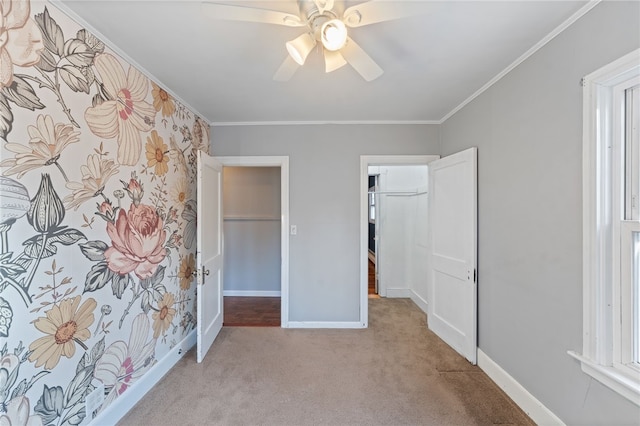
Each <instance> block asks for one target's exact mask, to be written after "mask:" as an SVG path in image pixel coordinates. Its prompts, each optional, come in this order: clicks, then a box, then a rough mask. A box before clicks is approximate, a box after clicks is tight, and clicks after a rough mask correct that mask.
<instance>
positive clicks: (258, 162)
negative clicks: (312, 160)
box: [216, 156, 289, 328]
mask: <svg viewBox="0 0 640 426" xmlns="http://www.w3.org/2000/svg"><path fill="white" fill-rule="evenodd" d="M216 159H217V160H218V161H220V162H221V163H222V167H223V168H224V167H280V215H281V220H280V258H281V262H280V327H282V328H287V327H289V157H288V156H246V157H245V156H222V157H216ZM223 280H224V277H223ZM223 285H224V281H223Z"/></svg>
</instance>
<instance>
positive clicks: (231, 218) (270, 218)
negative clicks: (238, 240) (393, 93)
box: [223, 215, 280, 222]
mask: <svg viewBox="0 0 640 426" xmlns="http://www.w3.org/2000/svg"><path fill="white" fill-rule="evenodd" d="M223 220H224V221H228V222H232V221H235V222H240V221H245V222H247V221H255V222H280V217H274V216H240V215H227V216H224V217H223Z"/></svg>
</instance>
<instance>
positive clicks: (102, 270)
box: [84, 261, 116, 293]
mask: <svg viewBox="0 0 640 426" xmlns="http://www.w3.org/2000/svg"><path fill="white" fill-rule="evenodd" d="M115 275H116V274H115V273H114V272H112V271H111V269H109V267H108V266H107V262H104V261H103V262H98V263H96V264H95V265H93V267H92V268H91V270H90V271H89V272H88V273H87V278H86V279H85V281H84V293H86V292H88V291H96V290H100V289H101V288H102V287H104V286H105V285H106V284H107V283H108V282H110V281H111V280H112V279H113V278H114V276H115Z"/></svg>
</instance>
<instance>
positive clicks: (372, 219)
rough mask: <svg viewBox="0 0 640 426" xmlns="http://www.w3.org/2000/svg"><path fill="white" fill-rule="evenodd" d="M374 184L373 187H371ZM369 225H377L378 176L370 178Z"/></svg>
mask: <svg viewBox="0 0 640 426" xmlns="http://www.w3.org/2000/svg"><path fill="white" fill-rule="evenodd" d="M372 183H373V185H371V184H372ZM369 185H371V186H370V187H369V223H376V196H377V194H376V191H377V190H378V189H377V188H378V175H370V176H369Z"/></svg>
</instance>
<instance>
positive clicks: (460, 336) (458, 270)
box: [427, 147, 477, 364]
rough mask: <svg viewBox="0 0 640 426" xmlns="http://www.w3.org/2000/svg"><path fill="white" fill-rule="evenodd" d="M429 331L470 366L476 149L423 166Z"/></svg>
mask: <svg viewBox="0 0 640 426" xmlns="http://www.w3.org/2000/svg"><path fill="white" fill-rule="evenodd" d="M428 202H429V219H428V220H429V230H430V234H431V238H430V239H429V240H430V241H429V253H430V256H429V274H428V276H429V304H428V310H427V314H428V317H427V318H428V323H429V328H430V329H431V330H432V331H433V332H435V333H436V334H437V335H438V336H440V338H442V340H444V341H445V342H446V343H447V344H449V345H450V346H451V347H452V348H454V349H455V350H456V351H458V352H459V353H460V354H461V355H463V356H464V357H465V358H467V359H468V360H469V361H470V362H471V363H472V364H475V363H476V352H477V331H476V327H477V284H476V243H477V237H476V236H477V148H475V147H474V148H470V149H467V150H465V151H462V152H459V153H457V154H453V155H450V156H448V157H444V158H442V159H440V160H436V161H434V162H432V163H429V195H428Z"/></svg>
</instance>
